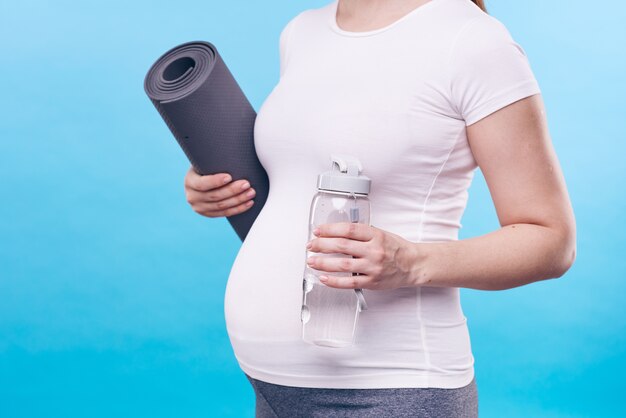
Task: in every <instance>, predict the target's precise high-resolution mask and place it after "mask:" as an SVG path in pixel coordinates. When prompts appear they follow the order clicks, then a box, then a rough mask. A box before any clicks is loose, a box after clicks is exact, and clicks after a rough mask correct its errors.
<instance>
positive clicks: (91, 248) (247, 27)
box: [0, 0, 626, 417]
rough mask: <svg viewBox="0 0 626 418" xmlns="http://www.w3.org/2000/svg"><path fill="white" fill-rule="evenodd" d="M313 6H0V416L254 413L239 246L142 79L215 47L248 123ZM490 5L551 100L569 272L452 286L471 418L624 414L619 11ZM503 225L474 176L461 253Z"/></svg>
mask: <svg viewBox="0 0 626 418" xmlns="http://www.w3.org/2000/svg"><path fill="white" fill-rule="evenodd" d="M324 4H326V1H300V2H295V1H271V2H267V1H264V2H260V1H251V0H248V1H241V0H240V1H233V0H230V1H227V2H226V1H220V2H217V1H195V2H194V1H185V2H178V3H177V6H174V3H173V2H172V1H167V2H166V1H123V2H122V1H80V2H79V1H73V2H71V1H62V0H59V1H55V2H45V1H32V0H31V1H29V0H25V1H20V2H9V1H4V0H3V1H2V2H0V52H1V58H0V59H1V60H2V61H1V65H0V75H1V77H2V81H3V86H2V91H1V95H2V100H0V178H1V183H0V199H1V201H0V416H1V417H44V416H45V417H83V416H90V417H108V416H120V417H131V416H151V417H172V416H187V417H201V416H232V417H244V416H248V417H252V416H253V409H254V398H253V391H252V389H251V387H250V386H249V384H248V382H247V380H246V379H245V376H244V375H243V373H242V372H241V371H240V369H239V368H238V365H237V363H236V360H235V357H234V355H233V352H232V349H231V347H230V343H229V340H228V336H227V334H226V330H225V324H224V316H223V294H224V289H225V285H226V280H227V277H228V273H229V271H230V267H231V265H232V262H233V261H234V258H235V256H236V254H237V251H238V248H239V245H240V242H239V240H238V238H237V237H236V235H235V234H234V232H233V231H232V229H231V228H230V225H229V224H228V222H227V221H226V220H225V219H224V218H220V219H210V218H205V217H202V216H199V215H197V214H195V213H194V212H193V211H192V209H191V208H190V207H189V205H188V204H187V202H186V200H185V196H184V190H183V178H184V175H185V172H186V170H187V168H188V162H187V160H186V159H185V157H184V155H183V153H182V151H181V150H180V149H179V148H178V146H177V144H176V143H175V141H174V140H173V138H172V136H171V134H170V133H169V131H168V130H167V128H166V126H165V124H164V123H163V121H162V120H161V119H160V117H159V115H158V113H157V112H156V110H155V109H154V108H153V106H152V104H151V103H150V102H149V101H148V99H147V97H146V95H145V94H144V91H143V77H144V75H145V73H146V71H147V70H148V68H149V67H150V65H151V64H152V63H153V62H154V60H155V59H156V58H157V57H158V56H159V55H161V54H162V53H163V52H164V51H165V50H166V49H169V48H170V47H172V46H174V45H177V44H179V43H182V42H185V41H189V40H196V39H204V40H209V41H211V42H213V43H215V44H216V45H218V48H219V51H220V53H221V55H222V56H223V58H224V60H225V62H226V63H227V65H228V66H229V68H230V69H231V71H232V73H233V74H234V75H235V78H236V79H237V80H238V82H239V83H240V85H241V87H242V88H243V90H244V91H245V92H246V94H247V96H248V97H249V99H250V101H251V102H252V104H253V105H254V107H255V109H257V110H258V108H259V107H260V105H261V104H262V103H263V100H264V98H265V97H266V96H267V94H268V93H269V92H270V91H271V89H272V88H273V86H274V84H275V83H276V81H277V78H278V36H279V33H280V30H281V29H282V28H283V26H284V25H285V24H286V23H287V21H288V20H289V19H291V18H292V17H293V16H294V15H296V14H297V13H298V12H300V11H301V10H304V9H306V8H313V7H318V6H322V5H324ZM488 7H489V11H490V13H491V14H492V15H494V16H496V17H497V18H498V19H500V20H501V21H502V22H503V23H505V24H506V25H507V27H508V28H509V30H510V32H511V33H512V34H513V36H514V38H515V39H516V40H517V41H518V42H519V43H520V44H521V45H522V46H523V47H524V49H525V50H526V52H527V54H528V56H529V59H530V61H531V65H532V67H533V70H534V71H535V75H536V77H537V79H538V80H539V83H540V86H541V88H542V91H543V95H544V100H545V103H546V107H547V112H548V121H549V126H550V130H551V134H552V138H553V143H554V146H555V149H556V151H557V154H558V156H559V159H560V162H561V165H562V169H563V172H564V174H565V178H566V181H567V184H568V188H569V192H570V196H571V200H572V203H573V206H574V211H575V214H576V217H577V226H578V256H577V259H576V262H575V264H574V266H573V267H572V268H571V269H570V270H569V272H568V273H567V274H566V275H565V276H564V277H562V278H559V279H556V280H549V281H545V282H540V283H535V284H532V285H529V286H525V287H521V288H516V289H511V290H507V291H499V292H487V291H475V290H469V289H463V290H462V299H463V307H464V310H465V314H466V316H467V317H468V320H469V321H468V324H469V327H470V333H471V338H472V344H473V349H474V355H475V358H476V373H477V383H478V388H479V394H480V411H481V416H484V417H499V416H507V417H528V416H533V417H590V416H597V417H610V416H616V417H617V416H624V414H626V405H625V402H626V401H625V400H624V397H623V388H624V383H623V376H624V374H625V373H626V345H625V339H626V338H625V336H626V303H624V301H623V299H624V296H626V262H625V259H626V257H625V256H624V250H625V245H624V244H625V239H624V234H623V232H624V227H623V214H624V213H625V210H626V197H625V193H624V184H623V183H624V180H626V176H625V174H626V164H624V155H625V153H626V141H625V137H624V132H625V131H626V129H625V128H626V118H625V106H624V97H625V96H626V88H625V86H626V83H624V80H623V77H624V75H625V74H626V65H625V64H626V63H625V55H624V49H623V42H622V41H620V39H621V40H623V39H626V33H625V29H624V25H623V22H624V21H626V4H625V3H624V2H621V1H604V2H602V7H601V8H600V7H596V6H594V5H593V4H592V3H591V2H586V1H582V0H579V1H567V2H566V1H553V2H545V1H543V0H529V1H514V2H511V1H506V2H505V1H504V0H499V1H496V0H493V1H491V2H489V3H488ZM498 227H499V224H498V221H497V218H496V215H495V211H494V209H493V204H492V202H491V199H490V196H489V192H488V190H487V188H486V186H485V183H484V180H483V178H482V176H481V175H480V171H478V172H477V173H476V177H475V180H474V183H473V185H472V187H471V189H470V200H469V203H468V207H467V211H466V214H465V216H464V218H463V228H462V229H461V232H460V235H461V238H467V237H472V236H477V235H481V234H484V233H487V232H490V231H492V230H494V229H497V228H498Z"/></svg>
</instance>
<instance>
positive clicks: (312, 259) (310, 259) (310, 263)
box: [306, 257, 315, 265]
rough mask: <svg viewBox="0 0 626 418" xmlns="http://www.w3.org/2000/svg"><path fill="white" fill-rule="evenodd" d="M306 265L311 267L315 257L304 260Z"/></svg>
mask: <svg viewBox="0 0 626 418" xmlns="http://www.w3.org/2000/svg"><path fill="white" fill-rule="evenodd" d="M306 262H307V264H309V265H313V264H314V263H315V257H309V258H307V259H306Z"/></svg>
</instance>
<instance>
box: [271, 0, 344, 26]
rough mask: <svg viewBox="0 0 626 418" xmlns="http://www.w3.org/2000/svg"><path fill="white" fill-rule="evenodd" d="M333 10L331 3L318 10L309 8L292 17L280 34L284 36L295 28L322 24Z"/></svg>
mask: <svg viewBox="0 0 626 418" xmlns="http://www.w3.org/2000/svg"><path fill="white" fill-rule="evenodd" d="M332 10H333V3H332V2H331V3H328V4H326V5H325V6H322V7H318V8H309V9H305V10H302V11H301V12H299V13H298V14H296V15H295V16H293V17H292V18H291V19H289V21H288V22H287V23H286V24H285V26H284V27H283V30H282V32H283V33H285V34H288V33H290V32H291V31H293V28H294V27H295V26H298V27H299V26H307V25H316V24H319V23H324V21H325V20H326V19H328V16H329V14H330V13H331V12H332Z"/></svg>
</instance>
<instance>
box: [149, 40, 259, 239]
mask: <svg viewBox="0 0 626 418" xmlns="http://www.w3.org/2000/svg"><path fill="white" fill-rule="evenodd" d="M144 90H145V92H146V94H147V95H148V97H149V98H150V100H151V101H152V103H153V104H154V106H155V107H156V109H157V110H158V111H159V113H160V115H161V117H162V118H163V120H164V121H165V123H166V124H167V126H168V127H169V129H170V131H171V132H172V134H173V135H174V138H176V140H177V141H178V144H179V145H180V147H181V148H182V149H183V151H184V152H185V155H186V156H187V158H188V159H189V161H190V163H191V164H192V166H193V168H194V170H195V171H196V172H197V173H199V174H201V175H205V174H215V173H229V174H230V175H231V176H232V178H233V181H235V180H239V179H247V180H249V181H250V184H251V186H252V187H253V188H254V189H255V190H256V196H255V197H254V201H255V203H254V205H252V207H251V208H250V209H248V210H246V211H245V212H242V213H240V214H237V215H233V216H230V217H228V218H227V219H228V221H229V222H230V224H231V225H232V227H233V228H234V230H235V232H236V233H237V235H238V236H239V238H241V240H242V241H243V240H244V239H245V238H246V236H247V234H248V231H249V230H250V227H251V226H252V224H253V223H254V220H255V219H256V217H257V216H258V214H259V212H260V211H261V209H262V208H263V205H264V204H265V201H266V200H267V195H268V192H269V179H268V177H267V173H266V172H265V169H264V168H263V166H262V165H261V163H260V161H259V159H258V157H257V155H256V152H255V149H254V121H255V119H256V112H255V111H254V109H253V108H252V105H251V104H250V102H249V101H248V99H247V98H246V96H245V95H244V93H243V91H242V90H241V88H240V87H239V85H238V84H237V81H236V80H235V78H234V77H233V75H232V74H231V72H230V70H229V69H228V67H227V66H226V64H225V63H224V61H223V60H222V58H221V57H220V55H219V53H218V52H217V49H216V48H215V46H214V45H213V44H211V43H209V42H205V41H194V42H187V43H184V44H181V45H178V46H176V47H174V48H172V49H170V50H169V51H167V52H165V53H164V54H163V55H162V56H161V57H159V59H157V60H156V62H155V63H154V64H153V65H152V67H151V68H150V70H149V71H148V73H147V74H146V77H145V80H144Z"/></svg>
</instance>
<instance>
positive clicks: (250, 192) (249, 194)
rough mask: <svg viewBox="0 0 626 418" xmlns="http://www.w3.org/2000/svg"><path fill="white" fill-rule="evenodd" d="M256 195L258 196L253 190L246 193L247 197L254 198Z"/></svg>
mask: <svg viewBox="0 0 626 418" xmlns="http://www.w3.org/2000/svg"><path fill="white" fill-rule="evenodd" d="M255 194H256V191H255V190H254V189H253V190H250V191H249V192H248V193H246V197H252V196H254V195H255Z"/></svg>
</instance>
